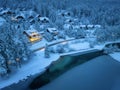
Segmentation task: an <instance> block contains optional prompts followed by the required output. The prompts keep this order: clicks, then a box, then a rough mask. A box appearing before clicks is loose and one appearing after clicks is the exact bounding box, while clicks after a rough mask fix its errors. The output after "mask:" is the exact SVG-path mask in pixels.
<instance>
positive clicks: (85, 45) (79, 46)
mask: <svg viewBox="0 0 120 90" xmlns="http://www.w3.org/2000/svg"><path fill="white" fill-rule="evenodd" d="M69 48H71V49H74V50H81V49H88V48H90V45H89V43H88V42H83V43H77V44H70V45H69Z"/></svg>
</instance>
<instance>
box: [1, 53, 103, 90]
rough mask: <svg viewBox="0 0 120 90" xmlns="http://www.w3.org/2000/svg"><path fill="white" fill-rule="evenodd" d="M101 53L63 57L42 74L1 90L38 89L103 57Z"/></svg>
mask: <svg viewBox="0 0 120 90" xmlns="http://www.w3.org/2000/svg"><path fill="white" fill-rule="evenodd" d="M102 52H103V51H94V52H90V53H87V54H82V55H79V54H77V56H76V55H74V56H63V57H61V58H60V59H59V60H57V61H55V62H53V63H52V64H51V65H50V66H48V68H47V70H46V71H45V72H44V73H43V74H40V75H39V74H37V75H34V76H31V77H29V78H28V79H26V80H24V81H20V82H19V83H17V84H13V85H11V86H8V87H6V88H3V89H2V90H14V89H16V90H34V89H37V88H40V87H41V86H43V85H45V84H47V83H49V82H51V81H53V80H54V79H56V78H57V77H59V76H60V75H62V74H63V73H65V72H66V71H68V70H70V69H71V68H73V67H75V66H77V65H80V64H82V63H85V62H87V61H89V60H91V59H93V58H95V57H98V56H101V55H103V53H102Z"/></svg>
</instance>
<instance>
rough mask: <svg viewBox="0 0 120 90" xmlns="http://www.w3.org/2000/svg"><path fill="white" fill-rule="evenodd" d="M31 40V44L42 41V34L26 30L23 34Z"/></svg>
mask: <svg viewBox="0 0 120 90" xmlns="http://www.w3.org/2000/svg"><path fill="white" fill-rule="evenodd" d="M23 33H24V34H26V36H27V37H28V38H29V41H30V42H35V41H39V40H41V39H42V36H41V34H40V33H39V32H38V31H37V30H34V29H32V30H26V31H24V32H23Z"/></svg>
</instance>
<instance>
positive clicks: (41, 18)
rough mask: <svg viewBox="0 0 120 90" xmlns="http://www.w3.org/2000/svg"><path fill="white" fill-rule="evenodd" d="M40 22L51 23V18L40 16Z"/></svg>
mask: <svg viewBox="0 0 120 90" xmlns="http://www.w3.org/2000/svg"><path fill="white" fill-rule="evenodd" d="M39 22H41V23H49V22H50V20H49V18H47V17H40V18H39Z"/></svg>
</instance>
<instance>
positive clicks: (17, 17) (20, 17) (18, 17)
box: [14, 13, 26, 20]
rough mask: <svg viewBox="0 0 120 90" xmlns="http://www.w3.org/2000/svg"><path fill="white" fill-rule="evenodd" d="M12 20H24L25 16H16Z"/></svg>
mask: <svg viewBox="0 0 120 90" xmlns="http://www.w3.org/2000/svg"><path fill="white" fill-rule="evenodd" d="M14 18H15V19H17V20H25V19H26V16H25V15H24V14H23V13H21V14H18V15H16V16H15V17H14Z"/></svg>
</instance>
